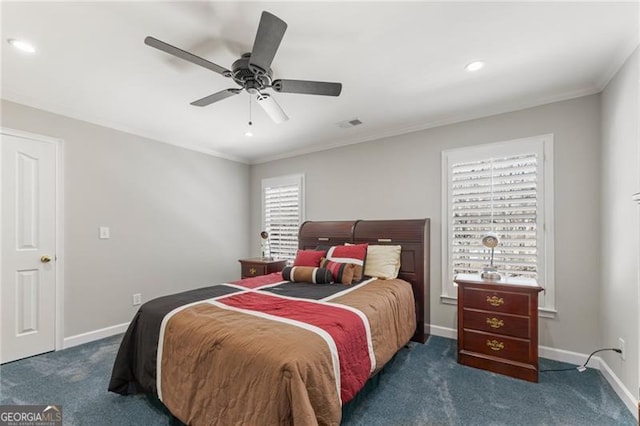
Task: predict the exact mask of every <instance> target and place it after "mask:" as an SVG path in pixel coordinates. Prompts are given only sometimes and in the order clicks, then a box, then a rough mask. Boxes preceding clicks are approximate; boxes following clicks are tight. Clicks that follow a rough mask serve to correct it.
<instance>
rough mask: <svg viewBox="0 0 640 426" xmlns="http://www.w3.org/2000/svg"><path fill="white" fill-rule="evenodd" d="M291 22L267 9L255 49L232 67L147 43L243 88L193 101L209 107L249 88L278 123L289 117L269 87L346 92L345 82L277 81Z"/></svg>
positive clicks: (158, 43) (151, 41)
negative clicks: (273, 66) (280, 49)
mask: <svg viewBox="0 0 640 426" xmlns="http://www.w3.org/2000/svg"><path fill="white" fill-rule="evenodd" d="M286 29H287V23H286V22H284V21H283V20H282V19H280V18H278V17H277V16H275V15H273V14H271V13H269V12H267V11H264V12H262V16H261V17H260V24H259V25H258V31H257V33H256V38H255V40H254V42H253V48H252V49H251V52H249V53H244V54H243V55H242V56H241V57H240V59H238V60H236V61H235V62H234V63H233V64H232V65H231V70H228V69H226V68H224V67H222V66H220V65H218V64H214V63H213V62H210V61H208V60H206V59H203V58H201V57H199V56H196V55H194V54H193V53H190V52H187V51H185V50H182V49H179V48H177V47H175V46H172V45H170V44H168V43H165V42H163V41H160V40H158V39H156V38H154V37H146V38H145V39H144V42H145V44H146V45H148V46H151V47H154V48H156V49H159V50H162V51H163V52H165V53H168V54H170V55H173V56H176V57H178V58H180V59H184V60H185V61H189V62H191V63H194V64H196V65H200V66H201V67H204V68H207V69H209V70H211V71H214V72H217V73H218V74H220V75H222V76H223V77H228V78H232V79H233V81H235V82H236V84H237V85H238V86H240V88H237V87H234V88H230V89H224V90H221V91H219V92H216V93H214V94H212V95H209V96H205V97H204V98H202V99H198V100H197V101H193V102H191V105H194V106H199V107H203V106H207V105H211V104H212V103H214V102H218V101H221V100H223V99H226V98H228V97H230V96H233V95H237V94H238V93H240V92H242V90H246V91H247V92H248V93H249V94H251V95H257V100H258V104H259V105H260V106H261V107H262V108H263V109H264V110H265V112H266V113H267V114H268V115H269V117H271V119H272V120H273V121H275V122H276V123H281V122H283V121H286V120H288V119H289V117H287V115H286V114H285V112H284V111H283V110H282V108H281V107H280V105H278V103H277V102H276V101H275V99H273V98H272V97H271V96H270V95H269V94H268V93H264V92H263V91H264V90H265V89H273V90H275V91H276V92H282V93H301V94H306V95H324V96H339V95H340V92H341V91H342V84H341V83H329V82H324V81H309V80H283V79H278V80H273V71H272V70H271V62H273V58H274V57H275V55H276V52H277V50H278V47H279V46H280V42H281V41H282V37H283V36H284V32H285V31H286Z"/></svg>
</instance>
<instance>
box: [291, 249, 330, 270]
mask: <svg viewBox="0 0 640 426" xmlns="http://www.w3.org/2000/svg"><path fill="white" fill-rule="evenodd" d="M326 254H327V251H326V250H298V253H297V254H296V259H295V260H294V261H293V266H314V267H318V266H320V259H322V258H323V257H325V255H326Z"/></svg>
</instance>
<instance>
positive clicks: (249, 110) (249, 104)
mask: <svg viewBox="0 0 640 426" xmlns="http://www.w3.org/2000/svg"><path fill="white" fill-rule="evenodd" d="M252 124H253V123H251V95H249V126H251V125H252Z"/></svg>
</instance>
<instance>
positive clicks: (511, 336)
mask: <svg viewBox="0 0 640 426" xmlns="http://www.w3.org/2000/svg"><path fill="white" fill-rule="evenodd" d="M454 282H455V283H456V284H458V362H459V363H460V364H464V365H468V366H471V367H476V368H482V369H484V370H489V371H493V372H494V373H500V374H505V375H507V376H511V377H516V378H518V379H524V380H528V381H530V382H537V381H538V293H539V292H540V291H542V290H543V289H542V287H540V286H538V284H537V283H536V281H535V280H533V279H526V278H513V277H502V278H500V279H498V280H491V281H489V280H483V279H482V278H480V276H478V275H476V274H457V275H456V277H455V279H454Z"/></svg>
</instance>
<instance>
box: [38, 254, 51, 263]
mask: <svg viewBox="0 0 640 426" xmlns="http://www.w3.org/2000/svg"><path fill="white" fill-rule="evenodd" d="M40 262H42V263H49V262H51V256H49V255H46V254H45V255H44V256H42V257H41V258H40Z"/></svg>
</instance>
